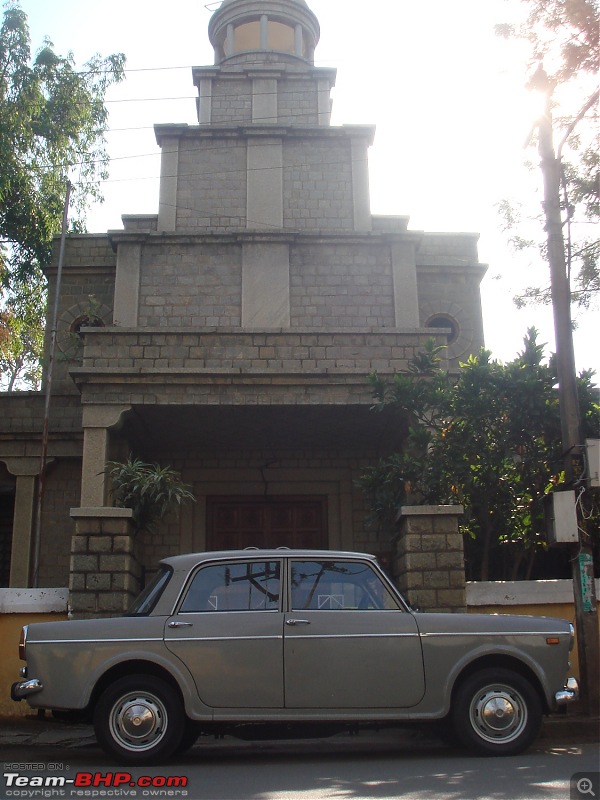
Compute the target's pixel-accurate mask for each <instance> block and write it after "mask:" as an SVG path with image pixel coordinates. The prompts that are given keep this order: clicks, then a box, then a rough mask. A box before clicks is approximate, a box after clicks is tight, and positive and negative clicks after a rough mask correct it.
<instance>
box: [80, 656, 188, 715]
mask: <svg viewBox="0 0 600 800" xmlns="http://www.w3.org/2000/svg"><path fill="white" fill-rule="evenodd" d="M131 675H152V676H153V677H156V678H162V679H163V680H164V681H166V682H167V683H168V684H169V685H170V686H172V687H173V688H174V689H175V691H176V692H177V693H178V694H179V697H180V698H181V702H182V704H183V706H184V707H185V698H184V695H183V692H182V690H181V686H180V684H179V682H178V680H177V679H176V678H175V677H174V676H173V675H172V674H171V673H170V672H169V670H167V669H166V668H165V667H163V666H162V665H160V664H157V663H155V662H154V661H144V660H143V659H134V660H127V661H120V662H119V663H117V664H113V665H112V666H111V667H110V668H109V669H107V670H106V672H104V673H103V674H102V675H101V676H100V678H98V680H97V681H96V683H95V685H94V688H93V690H92V694H91V697H90V702H89V704H88V709H90V710H91V709H93V708H94V707H95V705H96V703H97V701H98V699H99V697H100V696H101V695H102V693H103V692H104V690H105V689H106V688H107V686H110V685H111V684H112V683H114V682H115V681H116V680H118V679H119V678H123V677H126V676H127V677H129V676H131Z"/></svg>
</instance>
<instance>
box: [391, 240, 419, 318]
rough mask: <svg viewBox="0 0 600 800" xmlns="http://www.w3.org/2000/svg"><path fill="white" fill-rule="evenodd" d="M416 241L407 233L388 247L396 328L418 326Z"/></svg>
mask: <svg viewBox="0 0 600 800" xmlns="http://www.w3.org/2000/svg"><path fill="white" fill-rule="evenodd" d="M417 242H418V239H417V238H416V237H413V238H411V237H410V236H409V235H405V236H404V237H403V241H401V242H394V243H393V244H392V245H391V248H390V254H391V261H392V278H393V281H394V314H395V322H396V327H397V328H418V327H419V296H418V291H417V267H416V264H417V257H416V250H417Z"/></svg>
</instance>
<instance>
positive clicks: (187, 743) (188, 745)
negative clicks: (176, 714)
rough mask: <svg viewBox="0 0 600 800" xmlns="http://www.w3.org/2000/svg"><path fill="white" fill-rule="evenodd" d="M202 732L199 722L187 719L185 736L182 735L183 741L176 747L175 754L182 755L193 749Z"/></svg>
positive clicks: (184, 730)
mask: <svg viewBox="0 0 600 800" xmlns="http://www.w3.org/2000/svg"><path fill="white" fill-rule="evenodd" d="M200 733H201V730H200V727H199V725H198V723H197V722H192V720H191V719H186V721H185V725H184V729H183V736H182V737H181V741H180V742H179V744H178V745H177V748H176V749H175V755H178V756H182V755H183V754H184V753H187V752H188V750H191V749H192V747H193V746H194V745H195V744H196V742H197V741H198V737H199V736H200Z"/></svg>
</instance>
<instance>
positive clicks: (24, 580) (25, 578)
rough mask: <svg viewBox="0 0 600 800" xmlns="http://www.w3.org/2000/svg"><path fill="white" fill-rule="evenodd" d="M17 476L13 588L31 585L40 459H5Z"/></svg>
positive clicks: (11, 558)
mask: <svg viewBox="0 0 600 800" xmlns="http://www.w3.org/2000/svg"><path fill="white" fill-rule="evenodd" d="M2 460H3V461H4V463H5V464H6V468H7V469H8V471H9V472H10V473H11V474H12V475H15V476H16V479H17V480H16V486H15V489H16V493H15V513H14V517H13V530H12V545H11V553H10V578H9V584H10V586H11V587H14V588H25V587H27V586H29V585H30V574H29V570H30V561H31V550H32V546H33V528H34V522H35V511H36V506H35V500H36V487H37V481H38V477H39V471H40V458H39V456H36V457H32V456H22V457H21V456H13V457H11V458H3V459H2Z"/></svg>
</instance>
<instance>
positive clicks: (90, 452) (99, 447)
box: [81, 404, 131, 508]
mask: <svg viewBox="0 0 600 800" xmlns="http://www.w3.org/2000/svg"><path fill="white" fill-rule="evenodd" d="M130 408H131V407H130V406H117V405H93V404H90V405H84V407H83V420H82V422H83V462H82V465H81V505H82V507H83V508H95V507H97V506H103V505H104V503H105V502H106V499H107V489H106V479H105V475H104V465H105V464H106V461H107V458H108V445H109V434H108V431H109V428H116V427H118V426H119V425H120V424H121V417H122V415H123V414H124V413H125V411H129V410H130Z"/></svg>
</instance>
